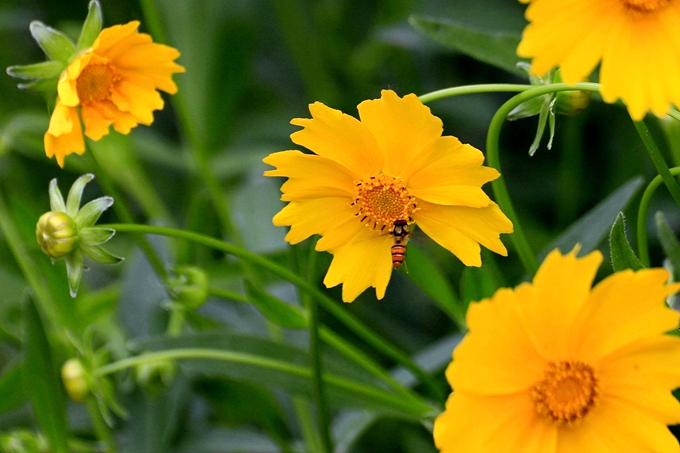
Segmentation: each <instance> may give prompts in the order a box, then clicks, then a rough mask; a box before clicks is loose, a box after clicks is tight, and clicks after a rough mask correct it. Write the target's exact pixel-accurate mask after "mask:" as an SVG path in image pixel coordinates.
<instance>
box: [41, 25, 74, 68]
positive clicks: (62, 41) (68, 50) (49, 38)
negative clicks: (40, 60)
mask: <svg viewBox="0 0 680 453" xmlns="http://www.w3.org/2000/svg"><path fill="white" fill-rule="evenodd" d="M30 29H31V35H33V38H34V39H35V40H36V41H37V42H38V45H39V46H40V48H41V49H42V50H43V51H44V52H45V55H47V58H49V59H50V60H57V61H60V62H62V63H64V64H66V63H68V60H69V58H71V56H72V55H73V54H75V53H76V46H75V45H74V44H73V42H71V40H70V39H68V37H67V36H66V35H65V34H63V33H62V32H60V31H59V30H55V29H54V28H52V27H48V26H47V25H45V24H43V23H42V22H39V21H37V20H34V21H33V22H31V25H30Z"/></svg>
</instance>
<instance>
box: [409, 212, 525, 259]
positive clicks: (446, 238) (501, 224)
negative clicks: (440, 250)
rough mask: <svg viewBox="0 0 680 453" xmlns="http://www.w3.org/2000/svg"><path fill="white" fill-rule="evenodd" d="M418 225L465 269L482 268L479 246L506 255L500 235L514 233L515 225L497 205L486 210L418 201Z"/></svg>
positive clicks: (415, 216)
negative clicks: (454, 256)
mask: <svg viewBox="0 0 680 453" xmlns="http://www.w3.org/2000/svg"><path fill="white" fill-rule="evenodd" d="M413 218H414V219H415V221H416V224H417V225H418V226H419V227H420V228H421V229H422V230H423V231H424V232H425V234H427V235H428V236H430V237H431V238H432V239H434V240H435V241H436V242H437V243H439V245H441V246H442V247H444V248H445V249H447V250H449V251H450V252H451V253H453V254H454V255H456V256H457V257H458V259H460V260H461V261H462V262H463V264H465V265H466V266H480V265H481V263H482V260H481V256H480V247H479V245H480V244H481V245H483V246H484V247H486V248H488V249H489V250H491V251H493V252H496V253H498V254H501V255H503V256H505V255H507V250H506V249H505V246H504V245H503V243H502V242H501V240H500V238H499V236H500V233H512V231H513V229H512V222H510V220H509V219H508V218H507V217H506V216H505V214H503V213H502V212H501V210H500V208H499V207H498V205H497V204H496V203H494V202H490V203H489V205H488V206H486V207H483V208H471V207H467V206H441V205H437V204H432V203H428V202H426V201H423V200H419V201H418V210H417V211H416V212H415V213H414V214H413Z"/></svg>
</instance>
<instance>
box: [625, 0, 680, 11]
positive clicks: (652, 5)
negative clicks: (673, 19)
mask: <svg viewBox="0 0 680 453" xmlns="http://www.w3.org/2000/svg"><path fill="white" fill-rule="evenodd" d="M671 1H672V0H621V3H623V6H624V7H625V8H626V9H629V10H633V11H638V12H642V13H649V12H652V11H656V10H657V9H660V8H663V7H664V6H667V5H668V4H669V3H670V2H671Z"/></svg>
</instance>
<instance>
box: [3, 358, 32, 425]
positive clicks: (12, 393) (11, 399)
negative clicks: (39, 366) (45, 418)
mask: <svg viewBox="0 0 680 453" xmlns="http://www.w3.org/2000/svg"><path fill="white" fill-rule="evenodd" d="M0 395H2V398H0V414H4V413H6V412H9V411H13V410H14V409H16V408H18V407H19V406H21V405H22V404H23V403H24V402H25V401H26V393H25V392H24V389H23V387H22V381H21V363H17V364H15V365H12V366H11V367H7V369H5V370H4V372H3V373H2V376H0Z"/></svg>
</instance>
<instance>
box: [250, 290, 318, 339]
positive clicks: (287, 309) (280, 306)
mask: <svg viewBox="0 0 680 453" xmlns="http://www.w3.org/2000/svg"><path fill="white" fill-rule="evenodd" d="M245 286H246V291H247V293H248V298H249V299H250V300H251V301H252V302H253V304H254V305H255V306H256V307H257V308H258V309H259V310H260V311H261V312H262V314H263V315H265V316H266V317H267V318H269V319H270V320H271V321H273V322H275V323H276V324H278V325H280V326H281V327H286V328H289V329H305V328H306V327H307V319H306V318H305V317H304V315H303V314H302V313H301V312H300V310H299V309H297V308H295V307H293V306H292V305H290V304H287V303H285V302H284V301H282V300H279V299H277V298H276V297H274V296H272V295H270V294H269V293H266V292H265V291H262V290H260V289H259V288H257V287H256V286H255V285H253V284H252V283H251V282H250V281H249V280H246V281H245Z"/></svg>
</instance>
